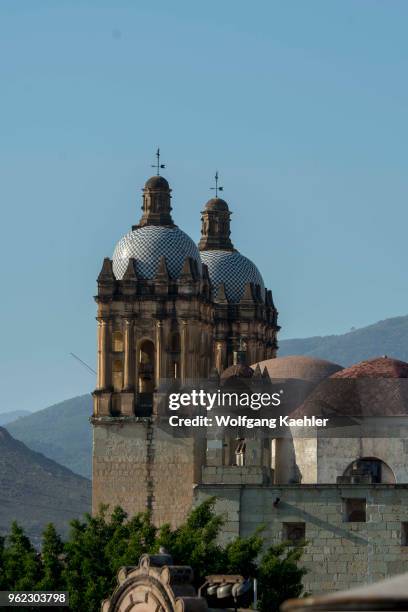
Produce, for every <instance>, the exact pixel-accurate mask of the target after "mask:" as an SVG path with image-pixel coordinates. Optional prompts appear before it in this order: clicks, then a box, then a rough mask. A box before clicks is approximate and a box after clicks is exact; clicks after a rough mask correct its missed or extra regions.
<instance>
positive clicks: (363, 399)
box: [293, 357, 408, 418]
mask: <svg viewBox="0 0 408 612" xmlns="http://www.w3.org/2000/svg"><path fill="white" fill-rule="evenodd" d="M407 378H408V363H406V362H405V361H399V360H398V359H392V358H389V357H377V358H375V359H370V360H367V361H361V362H360V363H357V364H355V365H353V366H350V367H349V368H346V369H344V370H342V371H340V372H336V373H335V374H333V375H332V376H331V377H330V378H327V379H326V380H324V381H323V382H321V383H320V384H319V385H318V387H316V389H315V390H314V391H313V392H312V394H311V395H310V396H309V397H308V398H307V400H306V401H305V402H304V403H303V405H302V406H300V407H299V408H298V409H297V410H296V411H295V413H293V416H295V417H297V416H304V415H306V416H312V415H315V416H318V415H323V416H329V417H331V418H333V417H344V416H364V417H385V416H407V415H408V380H406V379H407Z"/></svg>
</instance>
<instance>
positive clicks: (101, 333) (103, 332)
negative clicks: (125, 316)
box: [98, 317, 109, 391]
mask: <svg viewBox="0 0 408 612" xmlns="http://www.w3.org/2000/svg"><path fill="white" fill-rule="evenodd" d="M108 336H109V334H108V321H107V319H103V318H102V317H100V318H98V389H99V390H101V391H103V390H106V389H107V388H108V386H109V375H108V355H107V352H108Z"/></svg>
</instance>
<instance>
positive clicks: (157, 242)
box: [92, 176, 214, 525]
mask: <svg viewBox="0 0 408 612" xmlns="http://www.w3.org/2000/svg"><path fill="white" fill-rule="evenodd" d="M170 201H171V190H170V187H169V184H168V182H167V181H166V179H165V178H163V177H162V176H154V177H152V178H150V179H149V180H148V181H147V182H146V184H145V187H144V189H143V202H142V217H141V219H140V221H139V223H138V224H136V225H134V226H133V227H132V230H131V231H130V232H128V233H127V234H126V235H125V236H124V237H123V238H122V239H121V240H120V241H119V242H118V244H117V246H116V248H115V251H114V255H113V259H112V260H111V259H110V258H105V260H104V262H103V265H102V269H101V272H100V274H99V276H98V292H97V295H96V298H95V299H96V303H97V307H98V313H97V321H98V375H97V388H96V389H95V391H94V393H93V396H94V413H93V417H92V424H93V434H94V443H93V509H94V511H96V510H97V509H98V507H99V505H100V504H101V503H104V504H109V505H110V507H111V508H113V507H114V506H115V505H121V506H122V507H123V508H124V509H125V510H126V511H127V512H128V513H129V514H130V515H133V514H135V513H137V512H144V511H146V510H149V511H151V512H152V518H153V520H154V521H155V523H156V524H162V523H164V522H170V523H171V524H173V525H177V524H178V523H180V522H181V521H182V520H183V519H184V518H185V515H186V512H187V511H188V509H189V507H190V506H191V501H192V495H193V487H194V484H195V483H196V482H198V481H199V479H200V471H201V465H202V463H203V458H202V452H203V451H202V449H201V447H200V444H197V443H196V442H195V441H194V440H192V439H183V441H182V444H180V440H178V439H174V438H173V437H172V436H171V434H169V433H167V432H166V431H164V430H163V429H161V428H160V427H158V426H157V425H158V422H159V420H160V413H161V410H162V405H163V401H162V399H163V397H164V395H163V394H162V393H161V391H162V389H163V388H166V386H168V384H169V383H170V384H174V383H179V384H180V385H185V384H192V383H193V382H194V381H195V380H198V379H203V378H207V377H208V375H209V372H210V369H211V366H212V352H213V326H214V322H213V321H214V307H213V304H212V301H211V286H210V280H209V277H208V271H207V269H206V266H204V265H202V262H201V258H200V254H199V251H198V249H197V246H196V245H195V244H194V242H193V241H192V240H191V238H190V237H189V236H187V234H185V233H184V232H183V231H182V230H181V229H180V228H178V227H177V225H175V223H174V222H173V219H172V216H171V205H170Z"/></svg>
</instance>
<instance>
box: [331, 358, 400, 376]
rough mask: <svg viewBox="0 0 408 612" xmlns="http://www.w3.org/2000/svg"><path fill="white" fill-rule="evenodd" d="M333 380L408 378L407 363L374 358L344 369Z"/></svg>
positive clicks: (391, 359)
mask: <svg viewBox="0 0 408 612" xmlns="http://www.w3.org/2000/svg"><path fill="white" fill-rule="evenodd" d="M333 378H408V363H406V362H405V361H400V360H399V359H393V358H392V357H387V356H384V357H376V358H375V359H368V360H366V361H360V363H356V364H355V365H352V366H350V367H349V368H345V369H344V370H342V371H341V372H337V373H336V374H334V376H333Z"/></svg>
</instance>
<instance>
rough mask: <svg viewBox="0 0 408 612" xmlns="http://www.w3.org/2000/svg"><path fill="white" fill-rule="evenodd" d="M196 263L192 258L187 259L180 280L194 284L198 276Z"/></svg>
mask: <svg viewBox="0 0 408 612" xmlns="http://www.w3.org/2000/svg"><path fill="white" fill-rule="evenodd" d="M194 263H195V262H194V261H193V259H192V258H191V257H186V258H185V260H184V263H183V268H182V270H181V273H180V276H179V280H181V281H185V282H193V281H194V280H195V276H196V269H195V266H194Z"/></svg>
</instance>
